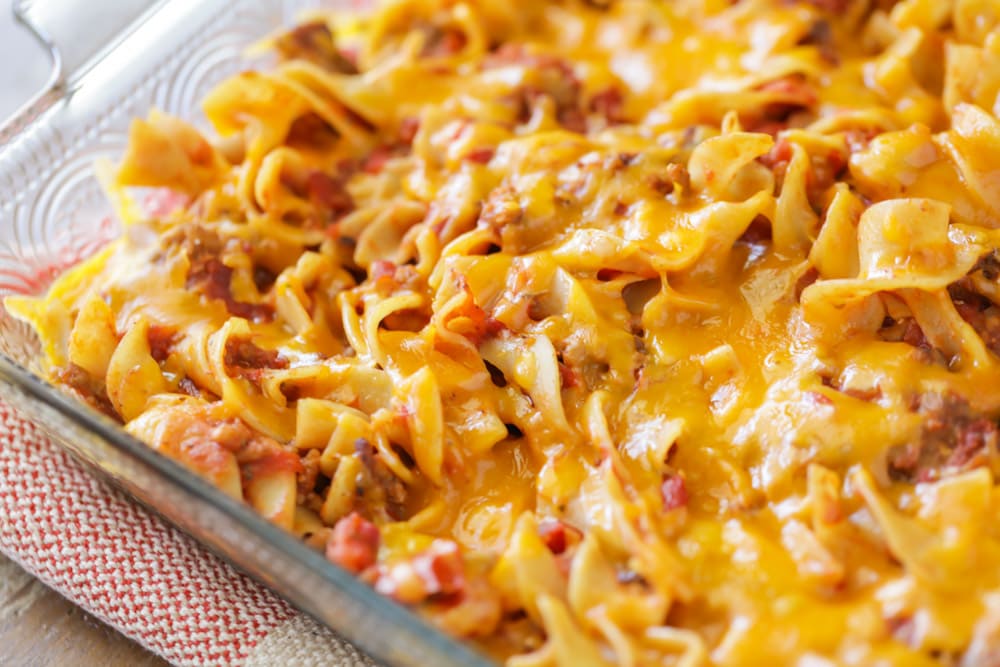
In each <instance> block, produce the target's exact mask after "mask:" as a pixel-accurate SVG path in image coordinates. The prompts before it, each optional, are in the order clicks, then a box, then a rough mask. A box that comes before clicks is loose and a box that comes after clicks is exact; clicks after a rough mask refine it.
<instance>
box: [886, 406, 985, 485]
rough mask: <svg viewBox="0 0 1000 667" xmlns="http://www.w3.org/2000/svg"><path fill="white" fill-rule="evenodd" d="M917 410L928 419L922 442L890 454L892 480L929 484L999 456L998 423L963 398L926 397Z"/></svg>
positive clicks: (924, 427)
mask: <svg viewBox="0 0 1000 667" xmlns="http://www.w3.org/2000/svg"><path fill="white" fill-rule="evenodd" d="M914 403H915V406H914V407H915V410H916V411H917V412H918V413H920V414H921V415H922V416H923V417H924V423H923V427H922V429H921V433H920V438H919V439H918V440H916V441H914V442H909V443H905V444H903V445H898V446H896V447H893V448H892V449H890V450H889V453H888V457H887V465H888V472H889V476H890V477H891V478H893V479H896V480H902V481H907V482H927V481H933V480H936V479H940V478H942V477H946V476H948V475H949V474H954V473H956V472H961V471H963V470H968V469H970V468H975V467H978V466H980V465H985V464H986V463H988V461H989V460H990V458H992V457H993V456H995V455H996V454H997V453H998V445H1000V436H998V432H1000V431H998V428H997V423H996V421H995V420H994V419H991V418H989V417H986V416H984V415H979V414H976V413H975V412H974V411H973V410H972V409H971V407H970V406H969V404H968V402H967V401H965V400H964V399H962V398H961V397H959V396H955V395H951V394H946V395H940V394H923V395H922V396H920V397H918V398H917V399H916V400H915V401H914Z"/></svg>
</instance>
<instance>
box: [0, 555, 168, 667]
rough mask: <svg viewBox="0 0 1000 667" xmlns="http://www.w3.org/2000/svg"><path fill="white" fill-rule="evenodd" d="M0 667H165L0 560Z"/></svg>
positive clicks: (14, 565)
mask: <svg viewBox="0 0 1000 667" xmlns="http://www.w3.org/2000/svg"><path fill="white" fill-rule="evenodd" d="M0 646H2V647H3V654H2V655H0V664H3V665H16V666H18V667H22V666H23V667H48V666H49V665H53V666H55V665H79V666H80V667H90V666H93V667H115V666H118V665H128V666H129V667H165V666H166V664H167V663H166V662H164V661H163V660H161V659H160V658H159V657H157V656H155V655H153V654H151V653H149V652H147V651H146V650H144V649H143V648H141V647H140V646H138V645H137V644H134V643H132V642H131V641H129V640H128V639H126V638H125V637H123V636H122V635H120V634H118V633H117V632H115V631H114V630H112V629H111V628H109V627H108V626H106V625H104V624H103V623H101V622H100V621H98V620H97V619H95V618H94V617H93V616H91V615H90V614H87V613H86V612H84V611H83V610H81V609H80V608H79V607H76V606H74V605H73V604H71V603H70V602H68V601H67V600H66V599H65V598H63V597H61V596H60V595H58V594H57V593H54V592H53V591H51V590H49V589H48V588H46V587H45V586H43V585H42V584H41V583H40V582H39V581H38V580H37V579H35V578H34V577H32V576H31V575H29V574H28V573H26V572H25V571H24V570H22V569H21V568H20V567H18V566H17V565H16V564H14V563H12V562H11V561H9V560H7V559H6V558H4V557H3V556H2V555H0Z"/></svg>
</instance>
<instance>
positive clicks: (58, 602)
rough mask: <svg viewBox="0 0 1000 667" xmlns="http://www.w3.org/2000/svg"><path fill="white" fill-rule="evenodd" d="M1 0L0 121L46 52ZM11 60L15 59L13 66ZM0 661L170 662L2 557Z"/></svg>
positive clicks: (25, 95) (30, 84) (42, 71)
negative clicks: (116, 630) (144, 648)
mask: <svg viewBox="0 0 1000 667" xmlns="http://www.w3.org/2000/svg"><path fill="white" fill-rule="evenodd" d="M10 5H11V2H10V0H0V121H2V120H3V119H4V118H7V117H8V116H10V115H11V114H13V113H14V112H15V111H16V110H17V109H18V108H19V107H20V106H21V105H22V104H24V103H25V102H26V101H27V100H28V99H29V98H30V97H31V96H32V95H33V94H34V93H36V92H37V91H38V90H39V89H41V87H42V86H43V85H44V83H45V81H46V79H47V77H48V74H49V67H50V65H49V62H48V56H47V55H46V54H45V52H44V51H43V50H42V49H41V47H40V46H39V45H38V44H37V43H36V42H35V41H34V39H33V38H32V37H31V36H30V35H29V34H28V33H27V32H26V31H25V30H24V29H23V28H22V27H21V26H19V25H17V24H15V22H14V19H13V15H12V12H11V9H10ZM12 63H17V65H16V66H12V65H11V64H12ZM0 647H2V652H0V665H12V666H16V667H47V666H48V665H60V666H61V665H74V666H76V665H79V666H80V667H117V666H118V665H128V666H129V667H153V666H155V667H160V666H161V665H166V663H165V662H164V661H162V660H161V659H159V658H158V657H156V656H154V655H152V654H150V653H148V652H146V651H145V650H143V649H142V648H140V647H139V646H138V645H136V644H134V643H132V642H131V641H129V640H128V639H126V638H125V637H123V636H122V635H120V634H118V633H117V632H115V631H114V630H112V629H111V628H109V627H108V626H106V625H104V624H103V623H101V622H100V621H98V620H97V619H95V618H94V617H92V616H90V615H89V614H87V613H86V612H84V611H82V610H81V609H79V608H78V607H76V606H74V605H73V604H71V603H70V602H68V601H66V600H65V599H64V598H63V597H61V596H60V595H58V594H56V593H54V592H53V591H51V590H49V589H48V588H46V587H45V586H43V585H42V584H41V583H39V582H38V581H37V580H36V579H34V578H33V577H31V576H30V575H29V574H27V573H26V572H24V570H22V569H21V568H19V567H18V566H17V565H15V564H14V563H12V562H11V561H9V560H7V559H6V558H4V557H3V556H2V555H0Z"/></svg>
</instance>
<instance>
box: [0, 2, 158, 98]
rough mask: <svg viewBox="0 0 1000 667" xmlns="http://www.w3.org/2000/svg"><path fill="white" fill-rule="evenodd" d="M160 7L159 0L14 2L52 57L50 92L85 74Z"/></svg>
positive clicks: (22, 19)
mask: <svg viewBox="0 0 1000 667" xmlns="http://www.w3.org/2000/svg"><path fill="white" fill-rule="evenodd" d="M156 4H157V2H156V1H155V0H111V1H110V2H107V1H105V0H14V7H13V9H14V16H15V17H16V18H17V19H18V21H20V22H21V23H23V24H24V25H25V26H27V28H28V29H30V30H31V31H32V32H33V33H34V34H35V36H36V37H37V38H38V39H39V40H41V42H42V43H43V44H44V45H45V47H46V48H47V49H48V51H49V54H50V56H51V57H52V75H51V76H50V78H49V83H48V86H47V90H46V91H45V92H46V93H48V92H51V91H52V90H55V89H58V88H62V87H65V86H67V85H68V84H69V83H70V82H72V81H73V80H74V79H75V78H76V77H78V76H79V75H81V74H83V73H84V72H85V71H86V70H87V69H89V66H90V65H92V64H93V63H95V62H97V61H98V60H99V59H100V58H101V56H102V55H104V54H105V53H106V52H107V51H109V50H110V49H111V48H112V47H113V46H114V45H115V43H117V42H118V40H119V39H120V38H121V37H123V36H125V35H126V34H128V32H129V28H130V27H133V26H135V25H137V24H138V23H139V21H140V20H141V19H142V18H143V17H144V15H146V14H147V13H148V12H149V10H150V9H151V8H152V7H153V6H154V5H156ZM43 94H44V93H43Z"/></svg>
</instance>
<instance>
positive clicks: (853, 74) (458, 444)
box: [5, 0, 1000, 667]
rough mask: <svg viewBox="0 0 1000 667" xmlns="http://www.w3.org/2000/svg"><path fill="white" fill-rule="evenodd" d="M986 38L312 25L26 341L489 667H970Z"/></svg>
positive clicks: (993, 271) (213, 116) (410, 16)
mask: <svg viewBox="0 0 1000 667" xmlns="http://www.w3.org/2000/svg"><path fill="white" fill-rule="evenodd" d="M989 5H990V3H989V2H982V1H980V0H955V1H954V2H953V3H950V4H948V5H945V6H943V7H939V8H937V9H936V10H934V11H932V8H930V7H929V6H928V5H927V4H926V3H922V2H919V1H918V0H905V1H903V2H898V3H895V4H882V3H880V4H879V5H877V6H873V5H872V4H871V3H869V2H866V1H865V0H835V1H831V0H801V1H800V2H793V3H789V2H784V1H783V0H749V1H747V2H741V3H735V4H732V3H726V2H715V1H713V0H687V1H681V0H678V1H677V2H671V3H659V2H652V1H648V2H647V1H643V0H618V1H617V2H610V3H604V2H601V3H598V2H594V1H593V0H562V1H560V2H556V1H553V2H550V3H533V2H529V1H528V0H523V1H522V2H520V3H517V2H515V3H503V2H497V1H496V0H480V1H479V2H475V3H472V2H460V3H456V2H453V1H452V0H397V1H396V2H392V3H386V5H384V6H383V7H382V8H380V9H379V10H378V11H376V12H373V13H371V14H368V15H365V16H353V17H348V16H344V15H340V14H338V15H335V16H329V17H327V18H318V19H316V20H314V21H313V22H310V23H307V24H304V25H302V26H300V27H299V28H296V29H295V30H294V31H292V32H291V33H289V34H288V35H286V36H283V37H281V38H279V39H278V40H277V47H278V51H279V53H280V54H281V56H282V57H280V58H279V63H278V64H277V65H276V67H275V68H274V70H273V71H271V70H266V71H262V72H257V71H251V72H244V73H240V74H239V75H237V76H234V77H231V78H229V79H227V81H226V82H224V83H222V84H220V85H219V86H218V87H217V88H215V89H213V91H212V92H210V93H209V94H208V95H207V97H206V98H205V111H206V114H207V116H208V119H209V120H210V122H211V123H212V125H213V127H214V128H215V130H216V131H217V132H218V135H219V139H217V140H216V142H215V143H212V142H210V141H209V140H207V139H206V138H204V136H202V134H201V133H199V132H198V131H197V130H195V129H194V128H192V127H191V126H190V125H188V124H186V123H184V122H183V121H182V120H179V119H175V118H171V117H169V116H164V115H163V114H160V113H157V112H155V111H154V112H151V113H150V115H149V117H148V120H145V121H144V120H136V121H134V122H133V124H132V126H131V129H130V142H129V148H128V151H127V152H126V154H125V157H124V158H123V160H122V162H121V163H120V166H119V167H118V169H117V171H114V172H112V173H111V175H110V176H108V172H107V170H103V172H102V173H105V177H104V181H103V182H105V183H106V184H107V186H108V189H109V192H110V195H111V197H112V199H113V200H115V201H117V202H119V204H118V210H119V211H120V213H121V217H122V220H123V221H125V223H126V233H125V234H124V235H123V236H122V238H121V239H119V240H118V241H116V242H115V243H114V244H112V245H111V246H109V248H108V249H107V250H105V251H102V252H100V253H97V254H95V255H94V256H93V257H92V258H90V259H88V260H86V261H84V262H82V263H81V264H80V265H79V266H78V267H74V268H73V269H71V270H68V271H67V272H65V273H64V274H63V275H62V276H61V277H60V278H59V279H58V280H57V281H56V282H55V283H54V285H53V287H52V289H51V290H50V291H49V292H48V293H47V294H46V295H45V296H44V297H42V298H24V297H8V298H7V299H6V300H5V304H6V307H7V308H8V309H9V310H10V311H11V312H13V313H15V314H16V315H18V317H19V318H21V319H23V320H24V321H27V322H29V323H31V324H32V326H33V327H34V328H35V329H36V330H37V331H38V332H39V335H40V337H41V342H42V346H43V349H44V350H45V357H46V361H45V365H44V366H43V370H44V372H45V373H46V376H47V377H49V378H51V379H52V380H53V381H54V382H56V383H58V384H61V385H63V386H65V387H66V388H67V390H69V391H71V392H74V393H76V394H77V395H78V397H79V398H82V399H83V400H85V401H88V402H90V403H91V404H92V405H94V406H95V407H98V408H99V409H102V410H104V411H106V412H107V413H108V414H111V415H113V416H114V417H117V418H119V419H120V420H121V421H122V422H124V423H125V424H126V429H127V430H129V431H130V432H133V433H141V434H142V437H143V438H144V439H145V440H146V441H147V442H148V443H149V444H150V446H152V447H153V448H155V449H159V450H161V451H164V452H168V453H170V454H171V455H174V456H176V457H177V458H178V460H181V461H183V462H185V464H186V465H187V466H188V467H189V468H190V469H191V470H193V471H195V472H197V473H198V474H200V475H203V476H205V477H208V478H210V479H212V480H214V481H215V482H216V483H217V484H219V485H220V486H221V487H222V488H224V489H225V490H226V492H227V493H228V494H229V495H231V496H233V497H235V498H244V499H245V500H246V501H247V502H248V503H249V504H251V505H252V506H254V507H256V508H257V509H258V510H259V511H260V512H262V513H263V514H264V515H265V516H268V517H269V518H270V519H271V520H272V521H273V522H274V523H277V524H279V525H282V526H284V527H286V528H288V529H290V530H293V531H295V532H299V533H300V534H301V535H302V537H303V539H305V540H307V541H309V542H310V543H312V544H313V545H314V546H316V547H317V548H325V550H326V554H327V557H328V558H329V559H330V560H332V561H334V562H335V563H339V564H342V565H343V566H344V567H346V568H348V569H351V570H352V571H354V572H357V573H358V574H359V576H360V577H361V578H362V580H364V581H367V582H369V583H371V584H372V585H373V586H374V587H375V589H376V590H378V591H380V592H383V593H385V594H387V595H389V596H392V597H395V598H396V599H397V600H399V601H401V602H404V603H407V604H411V605H413V606H415V607H418V608H420V609H421V611H423V612H425V613H427V614H428V617H429V618H431V619H433V620H434V622H436V623H438V624H439V625H441V626H443V627H448V628H449V629H450V630H451V631H452V632H454V633H456V634H458V635H461V636H466V637H475V638H479V639H481V640H482V641H484V643H488V642H489V641H491V640H492V641H493V642H494V643H493V644H492V645H491V649H494V650H497V651H498V653H500V654H501V655H505V654H508V653H519V654H522V655H516V656H514V657H512V659H511V662H510V663H509V664H510V665H512V666H513V665H519V666H522V667H527V666H528V665H531V666H532V667H534V666H538V667H542V666H544V667H551V665H554V664H558V665H577V664H585V663H586V664H594V665H597V664H600V665H605V664H610V663H612V662H613V663H616V664H622V665H642V664H663V663H669V662H671V661H672V660H673V661H675V662H678V663H681V664H698V663H702V662H707V661H708V660H709V656H711V660H713V661H715V662H716V663H722V664H731V665H743V664H746V665H754V664H760V663H762V662H766V663H769V664H800V663H801V662H802V660H803V659H804V658H805V656H809V657H810V658H812V657H813V656H824V659H825V658H829V660H828V661H836V662H840V663H846V664H852V663H853V664H871V663H874V662H877V661H886V662H892V663H897V664H933V661H935V660H936V659H937V658H938V657H939V656H940V655H941V654H948V655H954V656H955V660H959V661H961V662H963V663H965V664H976V663H977V662H981V661H982V660H984V658H983V656H984V655H988V654H989V652H990V651H991V650H992V647H993V645H994V642H995V636H996V633H997V627H998V625H997V624H998V623H1000V621H998V615H997V614H996V610H995V608H994V607H995V605H994V604H993V603H992V602H991V600H992V599H993V598H994V597H995V594H996V593H997V591H998V590H1000V579H998V578H997V576H998V575H997V574H996V572H995V571H994V570H993V569H991V568H987V567H983V566H985V565H988V564H994V563H995V561H996V560H997V557H998V556H997V554H1000V541H998V539H997V536H995V535H994V534H993V533H992V531H991V530H990V529H989V527H988V526H989V522H988V517H989V516H990V515H991V513H992V512H993V511H994V509H995V504H996V503H997V502H998V501H1000V497H998V496H997V494H996V493H995V485H994V483H993V476H994V474H996V472H997V471H998V469H1000V468H998V463H1000V451H998V432H1000V429H998V426H997V422H996V419H997V416H998V414H1000V396H998V395H997V394H996V393H995V392H993V391H990V390H988V389H987V390H986V391H984V390H983V389H982V387H983V386H986V387H987V388H988V387H990V386H992V384H993V381H994V380H995V377H996V372H997V368H998V364H997V359H996V355H997V350H998V349H1000V333H998V327H1000V308H998V307H997V304H1000V289H998V287H997V283H998V279H1000V271H998V269H997V259H996V250H997V246H998V243H997V241H998V233H997V231H996V226H997V214H998V211H1000V208H998V206H1000V203H998V200H997V197H996V192H995V190H994V188H993V186H994V185H995V177H996V173H997V170H998V162H997V157H996V156H997V152H996V150H995V149H996V147H997V146H998V145H1000V122H998V120H997V119H996V117H995V106H996V95H997V89H998V86H1000V79H998V78H997V77H996V76H995V75H994V74H993V73H994V72H995V71H996V67H995V66H996V65H998V64H1000V62H998V58H1000V50H998V43H1000V29H998V27H997V18H998V17H1000V12H996V11H993V12H992V13H991V12H989V11H986V9H984V7H985V8H987V9H988V8H989V7H988V6H989ZM993 8H994V9H995V8H996V6H995V4H994V5H993ZM991 17H992V18H991ZM855 34H861V35H862V36H863V39H862V40H861V41H860V42H855V41H854V40H853V39H852V36H853V35H855ZM688 57H691V58H694V59H697V60H698V61H699V63H698V66H697V67H695V68H691V69H685V68H679V67H677V64H678V63H680V62H683V60H684V59H685V58H688ZM941 62H943V63H944V67H940V63H941ZM415 81H419V82H420V85H419V86H416V85H414V82H415ZM141 187H153V188H166V189H167V190H168V191H169V192H170V193H173V194H175V195H186V196H187V197H189V199H183V201H182V202H181V203H180V205H179V207H178V206H174V207H160V208H157V209H156V210H157V211H158V212H150V213H142V212H138V211H139V209H140V208H141V205H140V203H139V201H138V200H137V199H134V198H133V196H132V195H131V194H130V193H131V192H133V191H134V190H133V189H135V188H141ZM58 210H60V211H61V210H64V209H63V207H62V206H60V207H59V208H58ZM73 259H75V258H73V257H67V258H66V262H67V263H71V262H72V261H73ZM958 516H962V517H963V520H962V521H961V522H960V523H958V524H956V522H955V518H956V517H958ZM973 573H976V576H974V577H973V576H970V575H972V574H973ZM859 618H861V619H869V618H870V619H873V622H872V623H868V622H861V623H859V622H858V619H859ZM921 661H922V663H921Z"/></svg>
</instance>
